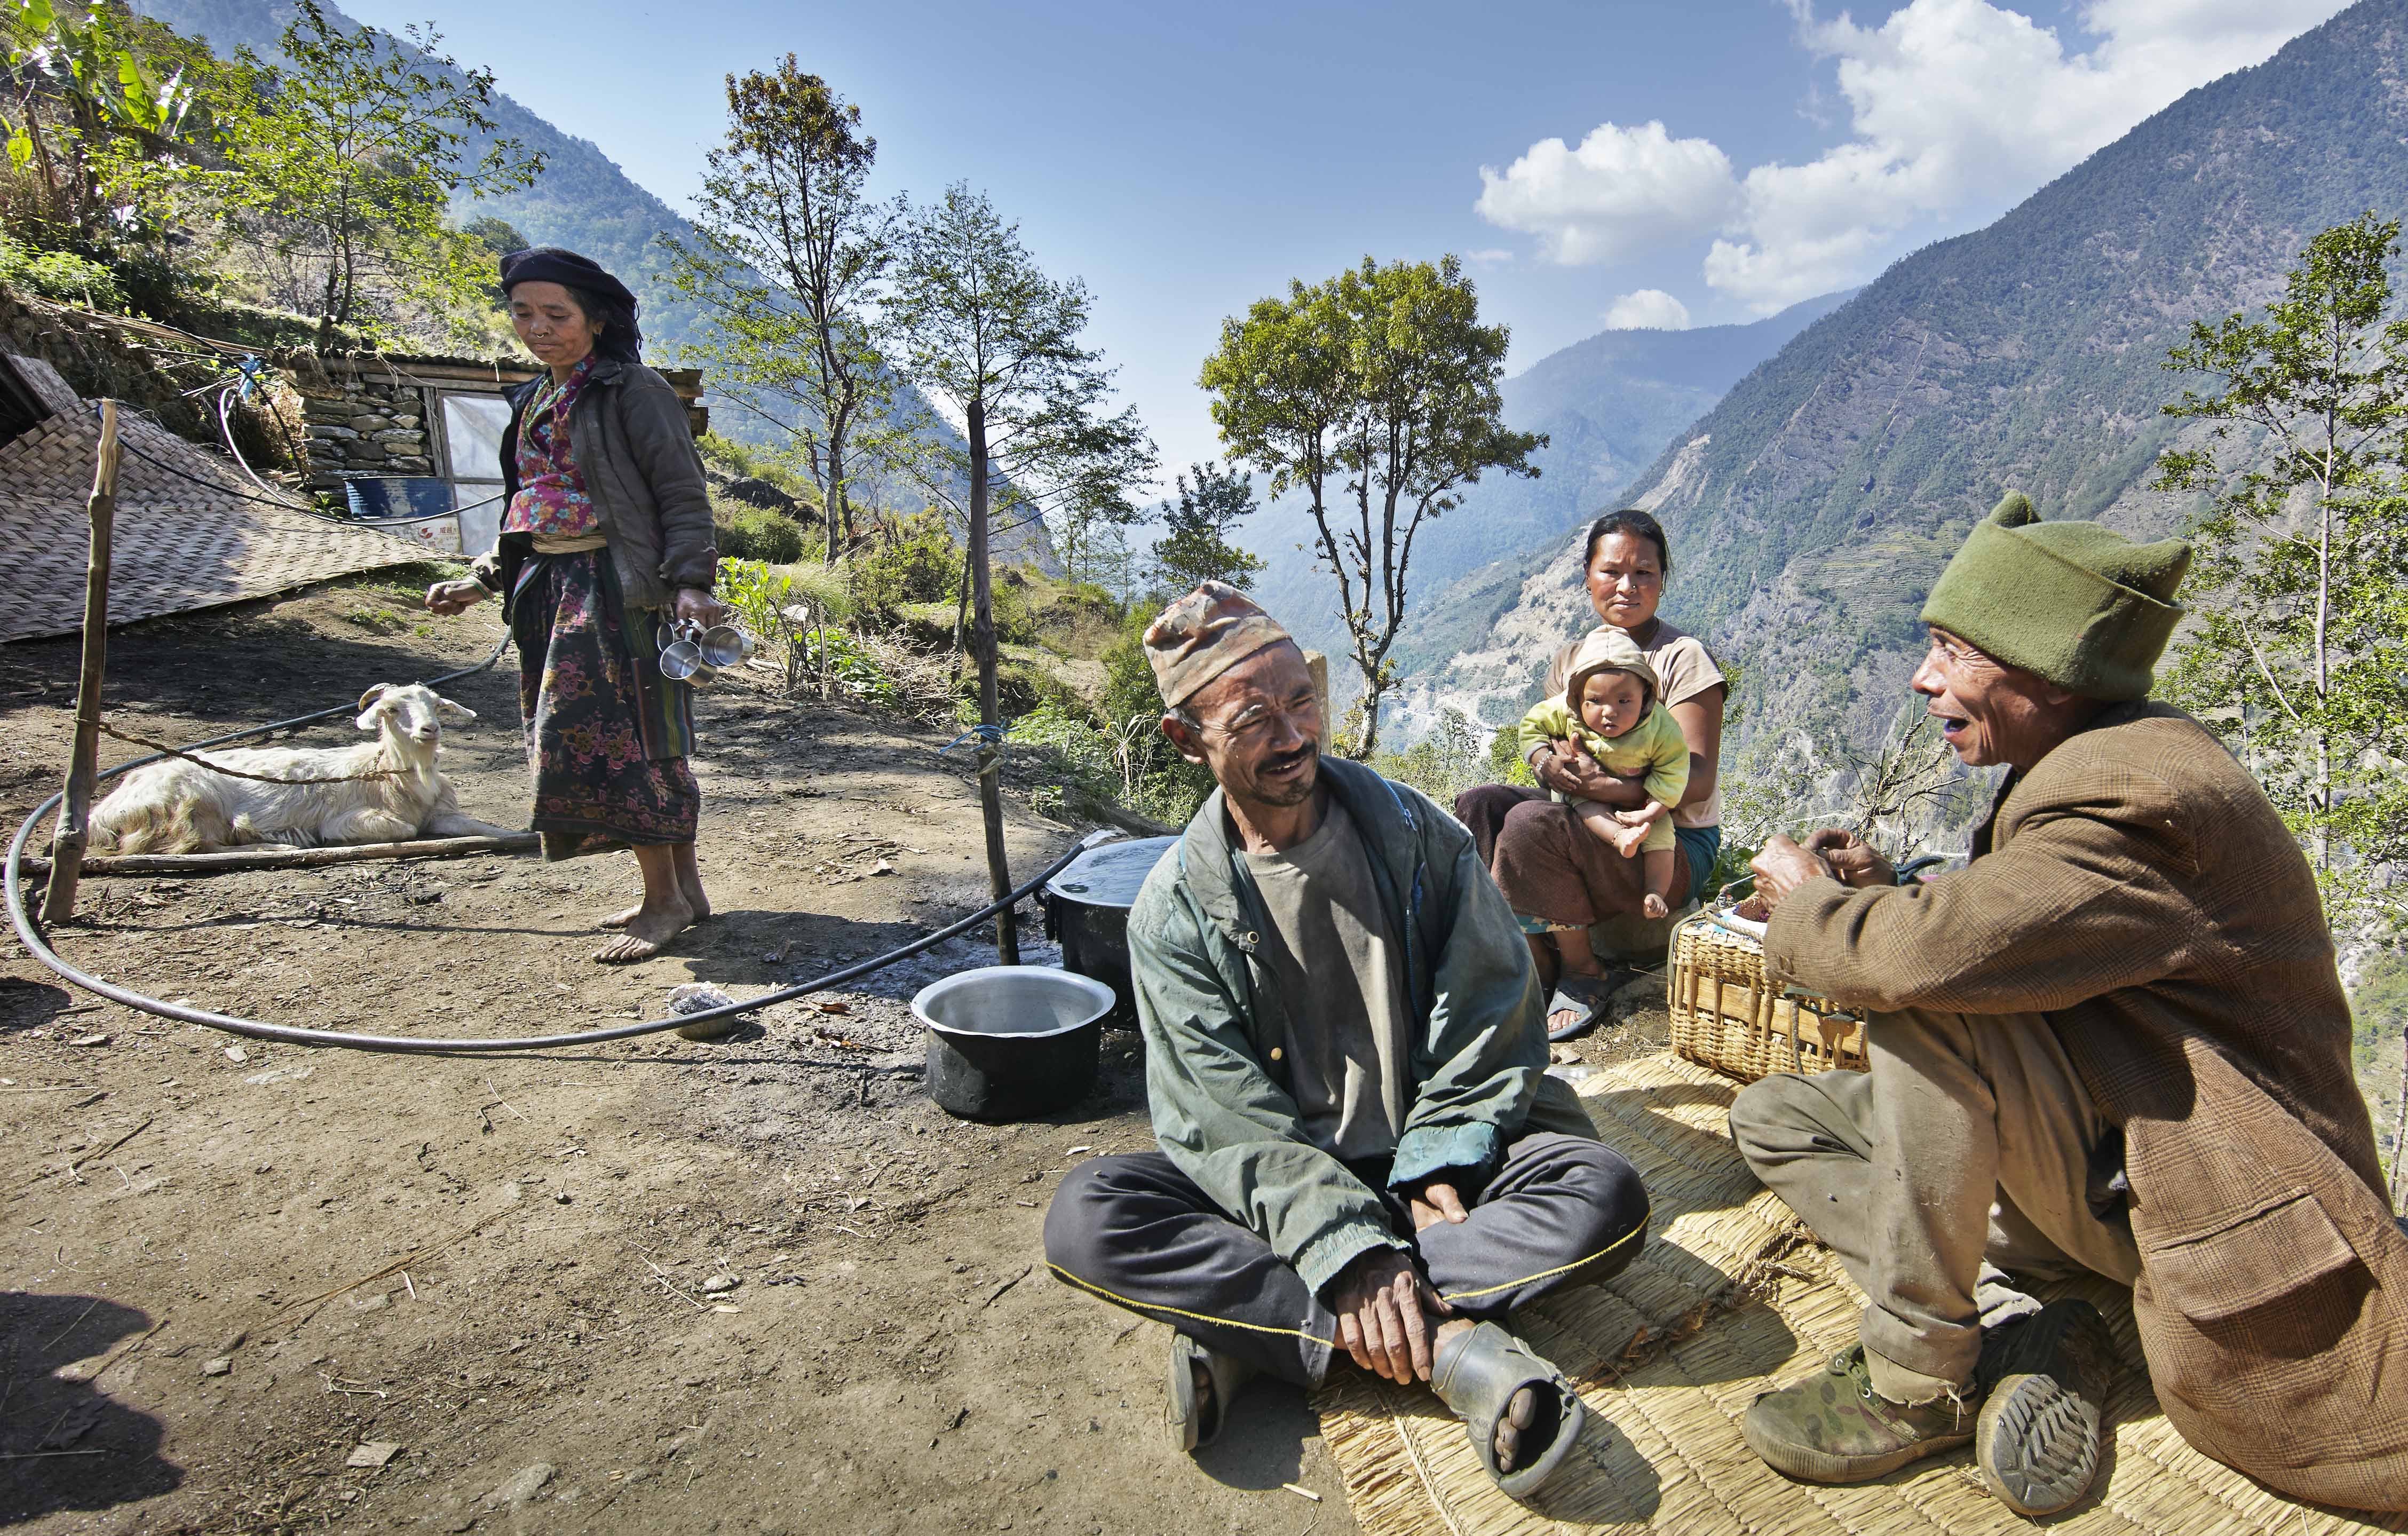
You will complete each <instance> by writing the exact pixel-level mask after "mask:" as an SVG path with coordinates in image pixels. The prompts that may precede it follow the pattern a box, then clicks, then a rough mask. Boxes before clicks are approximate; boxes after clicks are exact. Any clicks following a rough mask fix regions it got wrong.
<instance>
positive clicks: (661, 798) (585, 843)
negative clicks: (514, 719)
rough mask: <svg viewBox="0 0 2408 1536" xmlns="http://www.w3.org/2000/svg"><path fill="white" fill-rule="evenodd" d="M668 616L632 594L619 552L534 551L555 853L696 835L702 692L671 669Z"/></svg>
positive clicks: (519, 593) (530, 748)
mask: <svg viewBox="0 0 2408 1536" xmlns="http://www.w3.org/2000/svg"><path fill="white" fill-rule="evenodd" d="M660 623H661V616H660V615H659V614H658V613H655V612H653V611H652V610H648V609H629V608H628V607H627V606H626V604H625V603H624V602H623V601H622V600H621V597H620V593H619V578H618V573H617V572H616V571H614V570H613V569H612V568H611V566H610V553H609V551H608V550H586V551H582V552H581V553H576V554H538V555H534V556H531V557H530V558H529V559H528V560H527V562H526V564H525V566H524V567H522V568H521V570H520V573H519V581H518V588H517V590H516V592H515V593H514V594H513V596H512V598H511V611H510V632H511V635H512V637H513V638H514V639H516V640H517V641H518V648H519V710H520V713H521V714H522V716H523V718H524V719H525V721H526V743H527V767H528V768H529V769H530V770H531V771H532V772H533V773H534V775H535V815H534V817H533V820H532V822H531V825H533V827H534V829H535V830H536V831H537V832H538V833H540V834H542V836H543V857H544V862H546V863H548V864H549V863H552V862H554V861H556V860H559V859H566V858H576V857H578V856H579V855H581V854H600V853H606V852H608V851H609V850H611V849H614V848H624V847H626V846H628V845H629V844H631V843H639V842H651V843H677V842H692V841H693V840H694V836H695V825H696V823H697V822H698V821H699V820H700V819H701V814H702V791H701V790H700V789H699V788H697V787H696V786H695V782H694V769H693V768H691V767H689V766H688V765H687V763H686V754H687V753H688V752H689V751H690V750H692V748H693V746H694V711H693V698H692V694H691V690H689V689H688V688H687V686H686V685H685V684H684V683H682V682H671V681H669V680H668V679H667V678H664V677H662V676H661V669H660V659H659V658H660V646H659V634H660Z"/></svg>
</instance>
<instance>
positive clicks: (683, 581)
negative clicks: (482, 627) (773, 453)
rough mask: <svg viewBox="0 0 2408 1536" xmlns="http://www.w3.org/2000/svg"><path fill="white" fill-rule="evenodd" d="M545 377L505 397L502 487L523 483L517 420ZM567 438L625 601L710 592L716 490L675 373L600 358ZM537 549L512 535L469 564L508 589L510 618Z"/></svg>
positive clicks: (493, 585)
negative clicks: (707, 480) (672, 383)
mask: <svg viewBox="0 0 2408 1536" xmlns="http://www.w3.org/2000/svg"><path fill="white" fill-rule="evenodd" d="M541 382H542V380H541V379H540V378H537V379H531V380H527V382H525V383H523V384H521V385H519V386H518V387H517V388H516V389H513V390H511V391H510V392H509V395H508V396H507V398H508V399H509V402H510V424H509V429H508V430H507V431H505V432H504V433H503V434H502V486H503V489H504V491H505V492H506V493H507V494H508V495H518V489H519V455H518V447H519V419H520V418H521V417H522V416H523V415H524V414H525V412H526V406H527V401H528V399H529V398H530V397H531V396H532V395H534V394H535V392H536V387H537V385H538V384H539V383H541ZM568 437H569V441H570V442H571V443H572V444H573V445H575V446H574V452H575V454H576V460H577V472H578V475H579V476H580V478H581V479H582V480H583V481H585V494H586V495H590V496H592V497H593V498H594V508H595V511H596V512H598V513H599V514H600V515H601V519H602V537H603V538H605V539H607V540H609V548H610V563H611V566H612V567H614V568H615V569H616V570H617V572H618V575H619V590H620V592H621V594H622V595H623V596H624V598H625V600H626V603H627V605H628V606H629V607H630V608H667V607H668V606H669V601H670V598H671V597H672V596H674V595H675V594H676V591H677V589H678V588H679V587H695V588H699V589H700V590H702V591H704V592H709V591H710V589H711V585H712V582H713V581H715V580H716V578H717V576H718V570H719V549H718V546H717V545H716V543H715V542H714V541H713V535H712V530H711V524H710V496H709V495H707V494H706V493H705V491H704V482H703V477H702V455H701V454H699V453H697V452H695V447H694V432H693V430H692V428H690V427H689V426H687V424H686V414H685V402H684V401H683V400H681V399H679V398H678V393H677V391H676V390H674V389H672V388H670V387H669V381H668V380H666V379H664V378H662V377H661V376H660V375H659V374H657V373H654V372H653V371H652V369H650V368H648V367H646V366H643V365H642V364H640V363H622V362H619V361H617V360H616V359H613V358H607V357H606V358H601V359H598V360H596V362H595V366H594V374H593V377H592V378H591V379H590V380H588V381H587V383H586V386H585V389H584V390H583V392H582V393H581V394H580V395H578V397H577V404H576V406H575V407H574V408H572V409H571V410H570V412H569V418H568ZM534 548H535V543H534V540H533V539H532V538H529V537H528V536H527V535H525V534H523V533H506V534H504V535H502V537H501V538H500V540H499V541H498V542H496V543H495V546H494V547H493V549H491V550H490V551H488V552H486V553H484V554H482V555H480V556H479V557H478V558H477V561H476V563H475V564H474V565H472V566H471V567H469V570H468V573H469V575H471V576H473V577H474V578H476V580H477V582H478V584H479V585H480V586H482V587H484V588H485V589H486V590H487V591H489V592H498V593H500V594H501V595H502V611H503V614H504V616H505V617H508V615H509V603H510V596H511V593H512V590H513V589H514V588H515V587H516V586H517V585H518V573H519V567H521V566H522V565H523V564H524V563H525V561H526V557H527V556H528V554H529V553H533V551H534Z"/></svg>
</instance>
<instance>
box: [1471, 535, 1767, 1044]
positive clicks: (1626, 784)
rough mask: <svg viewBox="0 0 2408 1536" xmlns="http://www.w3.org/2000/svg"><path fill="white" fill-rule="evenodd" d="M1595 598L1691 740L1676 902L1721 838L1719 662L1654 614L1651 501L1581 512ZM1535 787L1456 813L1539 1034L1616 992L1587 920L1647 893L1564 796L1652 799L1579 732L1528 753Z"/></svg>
mask: <svg viewBox="0 0 2408 1536" xmlns="http://www.w3.org/2000/svg"><path fill="white" fill-rule="evenodd" d="M1586 564H1587V584H1588V600H1589V606H1590V607H1592V608H1594V609H1595V610H1597V616H1598V619H1599V620H1601V621H1602V622H1603V623H1605V624H1611V625H1613V627H1614V628H1616V629H1620V630H1623V631H1625V632H1626V633H1627V634H1628V635H1629V636H1630V638H1631V639H1633V640H1635V641H1637V642H1638V645H1639V650H1640V653H1641V654H1642V655H1644V656H1645V657H1646V658H1647V662H1648V665H1649V666H1651V667H1653V668H1655V670H1656V677H1657V678H1658V679H1660V680H1661V681H1662V682H1663V686H1664V695H1663V699H1664V707H1665V708H1666V709H1668V710H1670V711H1671V714H1672V720H1673V723H1674V724H1676V725H1679V726H1680V727H1681V735H1682V736H1683V738H1684V739H1686V740H1687V742H1688V744H1689V787H1688V790H1687V791H1686V793H1684V795H1683V796H1682V797H1681V803H1680V804H1679V805H1677V806H1675V807H1674V808H1673V811H1672V836H1673V839H1674V842H1675V845H1676V846H1675V851H1674V854H1673V881H1672V891H1673V895H1674V897H1675V898H1676V905H1677V904H1679V903H1680V902H1682V901H1695V900H1696V899H1698V897H1699V894H1700V893H1701V892H1702V891H1703V890H1704V888H1705V883H1706V879H1707V877H1708V876H1709V875H1710V874H1712V873H1713V868H1714V856H1715V854H1718V853H1719V852H1720V851H1721V849H1722V839H1723V833H1722V792H1721V789H1720V786H1719V785H1718V784H1717V782H1716V774H1717V771H1718V770H1719V768H1720V767H1721V760H1722V746H1723V700H1724V695H1725V692H1726V688H1725V684H1724V682H1723V674H1722V668H1719V667H1717V666H1715V665H1714V658H1713V656H1711V655H1709V654H1708V653H1707V652H1706V648H1705V647H1704V646H1703V645H1702V644H1700V643H1699V641H1698V639H1697V638H1696V637H1695V636H1692V635H1690V634H1688V633H1686V632H1685V631H1684V630H1681V629H1677V628H1675V627H1673V625H1672V624H1670V623H1669V622H1667V621H1666V620H1664V619H1662V618H1660V617H1658V616H1657V614H1656V607H1657V605H1659V604H1660V603H1662V602H1663V600H1664V578H1665V577H1666V576H1667V575H1669V574H1670V572H1671V569H1672V552H1671V548H1670V545H1669V544H1668V543H1667V542H1666V541H1665V538H1664V528H1663V525H1662V524H1659V523H1657V522H1656V520H1655V519H1654V518H1653V517H1651V516H1649V515H1648V514H1647V513H1645V512H1641V511H1636V510H1622V511H1615V512H1608V513H1606V514H1605V515H1604V516H1603V517H1600V518H1598V520H1597V521H1596V522H1595V523H1592V524H1589V529H1588V554H1587V562H1586ZM1579 648H1580V640H1579V639H1578V638H1577V637H1575V638H1574V639H1568V640H1566V641H1565V642H1564V643H1563V644H1562V645H1561V646H1560V647H1558V648H1557V649H1556V651H1555V659H1554V661H1553V663H1552V665H1550V666H1549V667H1548V668H1547V682H1546V687H1547V694H1548V696H1554V695H1558V694H1561V693H1562V692H1563V689H1564V682H1565V681H1566V676H1567V673H1568V671H1569V670H1570V665H1571V658H1572V653H1573V652H1575V651H1577V650H1578V649H1579ZM1530 771H1531V773H1532V774H1533V775H1535V776H1536V777H1537V779H1538V781H1539V782H1540V783H1541V785H1542V786H1544V790H1552V791H1554V792H1555V795H1556V796H1558V797H1560V798H1550V797H1548V795H1547V794H1546V793H1544V792H1543V791H1542V790H1535V789H1522V788H1518V787H1516V786H1514V785H1512V784H1483V785H1481V786H1479V787H1478V788H1476V789H1469V790H1466V791H1464V792H1463V794H1461V795H1460V796H1458V797H1455V817H1456V819H1458V820H1459V821H1461V822H1462V823H1463V824H1464V825H1466V826H1468V827H1469V828H1470V829H1471V835H1472V838H1473V840H1475V841H1476V842H1477V843H1478V845H1479V848H1480V854H1481V856H1482V857H1483V858H1484V859H1486V860H1487V861H1488V865H1489V868H1490V869H1491V870H1492V871H1493V872H1494V873H1495V875H1496V877H1497V883H1498V887H1499V888H1500V889H1502V890H1503V891H1504V893H1505V899H1506V900H1507V902H1509V903H1510V904H1511V905H1512V908H1513V911H1514V913H1515V914H1516V915H1517V916H1519V917H1520V918H1521V919H1522V928H1523V931H1524V932H1525V933H1527V935H1528V936H1529V939H1530V954H1531V956H1532V958H1534V959H1535V960H1537V962H1538V965H1539V975H1540V978H1541V981H1542V982H1544V983H1547V984H1548V985H1550V986H1551V987H1552V988H1553V989H1554V994H1555V995H1554V997H1553V998H1550V999H1549V1001H1548V1004H1547V1034H1548V1037H1549V1038H1550V1039H1554V1040H1561V1039H1563V1038H1565V1037H1566V1036H1569V1035H1574V1034H1578V1033H1579V1032H1580V1031H1581V1030H1583V1029H1584V1028H1586V1027H1587V1026H1589V1025H1590V1024H1591V1023H1593V1022H1594V1021H1595V1020H1596V1017H1597V1014H1598V1010H1599V1009H1601V1008H1602V1007H1603V1006H1604V1005H1605V1002H1606V999H1607V998H1608V997H1609V996H1610V993H1609V992H1608V989H1607V987H1606V985H1605V975H1604V970H1603V968H1601V967H1600V966H1599V965H1598V960H1597V955H1595V954H1594V953H1593V952H1592V951H1591V950H1590V949H1589V947H1588V929H1589V926H1590V925H1592V924H1595V923H1598V922H1601V921H1603V920H1604V919H1606V918H1608V917H1614V916H1620V915H1625V914H1628V915H1634V916H1635V915H1637V913H1638V912H1639V910H1640V903H1641V900H1643V899H1644V897H1645V896H1646V891H1645V890H1644V888H1643V886H1644V882H1643V880H1642V879H1641V874H1640V861H1639V860H1637V859H1628V858H1624V857H1622V856H1621V855H1620V854H1617V853H1616V852H1614V850H1613V848H1612V847H1611V846H1609V845H1608V844H1606V843H1603V842H1600V841H1599V840H1597V839H1596V838H1594V837H1591V836H1590V835H1589V834H1588V833H1587V832H1586V831H1584V829H1583V828H1582V827H1581V825H1580V821H1579V818H1578V817H1577V816H1576V815H1575V814H1574V813H1573V811H1572V809H1571V807H1570V805H1569V804H1567V803H1565V802H1566V801H1567V800H1595V801H1598V803H1600V804H1603V805H1610V806H1613V807H1615V808H1617V809H1622V810H1635V809H1637V808H1639V807H1641V806H1643V805H1645V804H1646V803H1647V793H1646V791H1645V789H1643V788H1642V787H1641V784H1640V782H1638V781H1637V780H1635V779H1619V778H1616V777H1614V776H1613V774H1610V773H1608V772H1606V771H1605V770H1604V769H1603V768H1598V766H1597V764H1596V762H1595V761H1594V760H1593V759H1591V758H1590V757H1589V755H1588V754H1586V753H1584V752H1583V751H1582V750H1581V749H1580V747H1579V745H1578V744H1577V743H1561V742H1559V743H1556V744H1555V745H1554V746H1553V747H1541V748H1538V749H1535V750H1534V751H1533V752H1532V753H1531V754H1530Z"/></svg>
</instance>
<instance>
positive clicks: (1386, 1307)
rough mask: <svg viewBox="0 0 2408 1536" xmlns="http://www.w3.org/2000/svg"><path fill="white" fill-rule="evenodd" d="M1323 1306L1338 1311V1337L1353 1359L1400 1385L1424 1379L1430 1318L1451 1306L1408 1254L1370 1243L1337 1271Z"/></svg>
mask: <svg viewBox="0 0 2408 1536" xmlns="http://www.w3.org/2000/svg"><path fill="white" fill-rule="evenodd" d="M1329 1310H1330V1311H1332V1312H1334V1313H1337V1314H1338V1342H1340V1343H1341V1344H1343V1345H1345V1346H1346V1353H1347V1354H1349V1355H1351V1356H1353V1357H1355V1364H1356V1365H1359V1366H1361V1367H1362V1368H1363V1369H1364V1370H1366V1371H1371V1372H1373V1373H1375V1374H1377V1375H1381V1376H1384V1377H1386V1378H1387V1379H1388V1380H1390V1381H1392V1382H1396V1383H1398V1385H1408V1384H1410V1383H1412V1381H1414V1380H1415V1379H1417V1378H1418V1379H1419V1380H1422V1381H1427V1380H1429V1374H1430V1332H1431V1328H1430V1319H1431V1318H1432V1317H1434V1316H1442V1315H1444V1314H1445V1313H1451V1312H1453V1311H1454V1310H1455V1309H1454V1308H1453V1307H1450V1306H1448V1305H1447V1304H1446V1303H1445V1302H1444V1301H1441V1300H1440V1299H1439V1295H1438V1292H1436V1291H1434V1290H1432V1289H1431V1288H1430V1285H1429V1282H1427V1281H1426V1280H1424V1279H1423V1278H1422V1277H1421V1271H1419V1270H1415V1269H1414V1268H1413V1261H1412V1258H1411V1257H1409V1256H1406V1255H1405V1254H1403V1253H1401V1252H1399V1251H1398V1250H1397V1249H1394V1248H1372V1249H1368V1250H1366V1251H1365V1252H1364V1253H1362V1254H1359V1255H1357V1256H1355V1261H1354V1262H1353V1263H1351V1264H1349V1265H1347V1266H1346V1268H1345V1269H1344V1270H1341V1271H1340V1273H1339V1276H1338V1285H1337V1289H1336V1290H1335V1291H1334V1292H1332V1294H1331V1296H1330V1299H1329Z"/></svg>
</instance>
